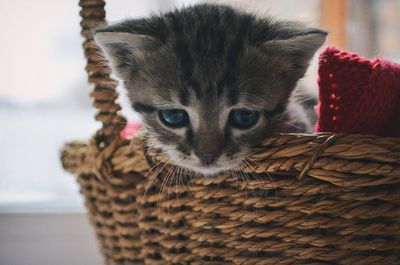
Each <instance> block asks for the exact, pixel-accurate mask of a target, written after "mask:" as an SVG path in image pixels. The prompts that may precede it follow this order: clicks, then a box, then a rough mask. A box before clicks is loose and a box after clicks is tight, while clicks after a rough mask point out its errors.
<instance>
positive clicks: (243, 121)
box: [228, 109, 260, 129]
mask: <svg viewBox="0 0 400 265" xmlns="http://www.w3.org/2000/svg"><path fill="white" fill-rule="evenodd" d="M259 118H260V112H258V111H254V110H249V109H234V110H231V112H230V113H229V119H228V122H229V124H230V125H231V126H232V127H235V128H238V129H249V128H251V127H253V126H254V125H255V124H256V123H257V121H258V119H259Z"/></svg>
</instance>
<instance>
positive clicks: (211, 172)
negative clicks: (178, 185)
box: [177, 163, 234, 176]
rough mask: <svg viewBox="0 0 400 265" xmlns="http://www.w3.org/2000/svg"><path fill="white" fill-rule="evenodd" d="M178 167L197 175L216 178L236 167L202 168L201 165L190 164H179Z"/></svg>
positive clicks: (215, 166) (212, 166)
mask: <svg viewBox="0 0 400 265" xmlns="http://www.w3.org/2000/svg"><path fill="white" fill-rule="evenodd" d="M177 165H178V166H180V167H183V168H186V169H187V170H189V171H192V172H193V173H195V174H198V175H203V176H215V175H217V174H219V173H222V172H224V171H228V170H231V169H233V168H234V165H232V166H218V164H216V165H211V166H200V165H190V164H189V163H187V164H183V163H182V164H181V163H177Z"/></svg>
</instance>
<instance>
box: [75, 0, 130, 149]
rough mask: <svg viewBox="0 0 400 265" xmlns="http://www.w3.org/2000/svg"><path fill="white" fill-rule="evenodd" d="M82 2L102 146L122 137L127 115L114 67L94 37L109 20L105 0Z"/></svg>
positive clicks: (82, 15) (93, 94) (81, 12)
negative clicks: (119, 99) (113, 72)
mask: <svg viewBox="0 0 400 265" xmlns="http://www.w3.org/2000/svg"><path fill="white" fill-rule="evenodd" d="M79 6H80V7H81V8H82V9H81V11H80V16H81V18H82V20H81V23H80V24H81V27H82V31H81V35H82V37H84V38H85V41H84V42H83V44H82V47H83V49H84V52H85V57H86V59H87V64H86V72H87V74H88V80H89V83H91V84H93V85H94V88H93V91H92V93H91V94H90V96H91V97H92V98H93V106H94V107H95V108H96V109H97V110H98V112H97V114H96V117H95V118H96V120H97V121H100V122H101V123H102V128H101V129H100V130H98V131H97V133H96V135H95V139H96V141H97V143H98V145H99V146H100V147H101V146H103V147H104V146H106V145H108V144H109V143H110V142H111V141H113V140H114V139H116V138H118V137H119V133H120V131H121V130H122V129H123V128H124V126H125V124H126V119H125V118H124V117H123V116H121V115H120V114H119V113H118V112H119V110H121V107H120V105H119V104H118V103H116V102H115V100H116V99H117V98H118V93H117V91H116V87H117V85H118V82H117V81H116V80H114V79H112V78H111V77H110V74H111V69H110V67H109V66H108V63H107V62H106V61H105V59H104V58H105V57H104V55H103V54H102V51H101V49H100V48H99V47H98V46H97V45H96V43H95V41H94V38H93V37H94V29H96V28H98V27H100V26H104V25H105V24H106V21H105V15H106V12H105V9H104V6H105V1H104V0H80V1H79Z"/></svg>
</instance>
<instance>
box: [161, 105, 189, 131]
mask: <svg viewBox="0 0 400 265" xmlns="http://www.w3.org/2000/svg"><path fill="white" fill-rule="evenodd" d="M159 116H160V120H161V121H162V123H164V124H165V125H166V126H168V127H171V128H181V127H184V126H186V125H188V124H189V115H188V114H187V112H186V111H184V110H181V109H166V110H160V111H159Z"/></svg>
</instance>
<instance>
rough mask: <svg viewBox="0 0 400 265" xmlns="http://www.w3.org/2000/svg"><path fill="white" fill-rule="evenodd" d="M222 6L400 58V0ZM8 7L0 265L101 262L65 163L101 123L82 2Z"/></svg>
mask: <svg viewBox="0 0 400 265" xmlns="http://www.w3.org/2000/svg"><path fill="white" fill-rule="evenodd" d="M196 2H200V1H196V0H191V1H179V0H175V1H174V0H149V1H139V0H130V1H128V0H112V1H111V0H110V1H109V2H108V3H107V5H106V10H107V18H108V21H109V22H113V21H118V20H120V19H124V18H129V17H141V16H146V15H149V14H151V13H152V12H159V11H167V10H170V9H173V8H174V7H180V6H183V5H190V4H193V3H196ZM201 2H215V1H201ZM218 2H220V3H221V2H222V3H228V4H231V5H235V6H238V7H239V8H243V9H246V10H249V11H253V12H256V13H257V14H259V15H267V14H269V15H272V16H275V17H277V18H280V19H291V20H299V21H303V22H305V23H307V24H309V25H311V26H320V27H323V28H325V29H327V30H328V31H329V32H330V35H329V39H328V44H329V45H335V46H336V47H339V48H342V49H346V50H350V51H353V52H356V53H359V54H360V55H362V56H365V57H368V58H373V57H375V56H382V57H385V58H388V59H390V60H392V61H394V62H400V1H399V0H347V1H346V0H305V1H296V0H247V1H233V0H232V1H229V0H226V1H218ZM0 3H1V7H2V8H1V9H0V23H1V25H3V28H2V34H1V37H0V38H1V42H0V45H1V46H0V47H1V49H0V58H1V63H0V265H25V264H30V265H35V264H41V265H47V264H100V263H101V260H100V258H99V254H98V252H97V248H96V243H95V239H94V235H93V234H92V230H91V229H90V228H89V226H88V224H87V222H86V219H85V215H84V212H85V209H84V207H83V202H82V199H81V197H80V195H79V188H78V186H77V185H76V184H75V180H74V177H73V176H71V175H69V174H67V173H65V172H64V171H63V170H62V168H61V164H60V161H59V150H60V149H61V147H62V145H63V143H65V142H67V141H71V140H74V139H82V140H84V139H87V138H89V137H90V136H91V135H92V134H93V133H94V132H95V131H96V129H97V128H99V126H100V125H99V124H97V123H96V122H95V121H94V118H93V116H94V109H93V108H92V107H91V100H90V98H89V93H90V86H89V85H88V83H87V81H86V75H85V70H84V67H85V60H84V57H83V52H82V49H81V42H82V38H81V37H80V35H79V31H80V26H79V21H80V18H79V15H78V14H79V7H78V3H77V1H70V0H57V1H49V0H36V1H29V0H17V1H6V0H0ZM316 71H317V64H316V60H314V63H313V64H312V66H311V67H310V69H309V71H308V73H307V75H306V77H305V78H304V80H302V82H301V86H302V87H304V88H305V89H306V90H307V91H308V93H310V95H312V96H316V93H317V83H316V80H317V77H316ZM121 94H123V93H121ZM120 101H121V103H122V105H123V106H125V107H124V108H123V112H124V114H125V115H126V116H127V117H128V118H129V119H135V118H136V116H135V114H133V113H132V112H131V111H130V110H129V108H127V107H126V99H125V98H124V97H123V96H122V97H121V99H120ZM28 260H29V262H27V261H28Z"/></svg>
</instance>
